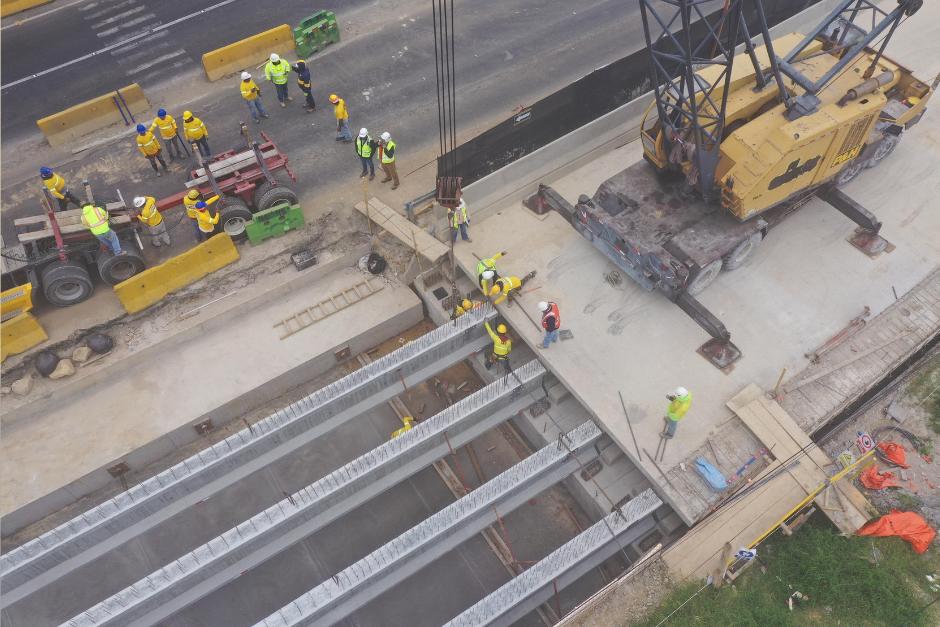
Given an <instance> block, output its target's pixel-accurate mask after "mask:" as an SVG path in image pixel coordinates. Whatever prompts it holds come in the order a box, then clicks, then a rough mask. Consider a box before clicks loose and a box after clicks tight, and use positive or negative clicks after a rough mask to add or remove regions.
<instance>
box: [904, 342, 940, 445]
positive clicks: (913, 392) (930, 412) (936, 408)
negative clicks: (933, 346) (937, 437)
mask: <svg viewBox="0 0 940 627" xmlns="http://www.w3.org/2000/svg"><path fill="white" fill-rule="evenodd" d="M938 388H940V356H937V357H934V358H932V359H931V360H930V361H928V362H927V364H926V365H925V366H924V369H923V370H922V371H921V372H920V374H918V375H917V376H916V377H915V378H914V380H913V381H911V384H910V385H909V386H908V388H907V396H908V398H910V399H911V401H913V402H914V403H922V405H921V406H922V407H923V408H924V411H926V412H927V424H928V425H929V426H930V428H931V429H932V430H933V432H934V433H937V434H940V389H938Z"/></svg>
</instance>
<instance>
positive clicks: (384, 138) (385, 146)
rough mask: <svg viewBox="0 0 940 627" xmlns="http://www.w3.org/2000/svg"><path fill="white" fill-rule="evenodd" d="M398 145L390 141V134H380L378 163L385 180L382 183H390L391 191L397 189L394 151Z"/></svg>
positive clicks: (386, 132)
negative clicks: (380, 165)
mask: <svg viewBox="0 0 940 627" xmlns="http://www.w3.org/2000/svg"><path fill="white" fill-rule="evenodd" d="M397 148H398V144H396V143H395V140H393V139H392V134H391V133H389V132H388V131H385V132H384V133H382V135H381V138H380V139H379V163H380V164H382V171H383V172H385V178H384V179H382V181H381V182H382V183H388V182H389V181H391V182H392V189H398V185H399V181H398V165H397V164H396V163H395V156H396V154H397V153H396V150H397Z"/></svg>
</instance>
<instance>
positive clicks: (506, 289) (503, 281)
mask: <svg viewBox="0 0 940 627" xmlns="http://www.w3.org/2000/svg"><path fill="white" fill-rule="evenodd" d="M527 279H528V277H527V276H526V277H523V278H521V279H520V278H519V277H517V276H501V277H499V278H498V279H496V280H495V281H493V287H491V288H490V292H489V294H488V296H489V297H490V298H495V299H496V300H494V301H493V305H498V304H500V303H501V302H503V301H504V300H506V299H507V298H509V293H510V292H511V291H513V290H518V289H519V288H521V287H522V286H523V284H524V283H525V282H526V280H527Z"/></svg>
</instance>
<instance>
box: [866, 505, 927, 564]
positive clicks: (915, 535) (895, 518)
mask: <svg viewBox="0 0 940 627" xmlns="http://www.w3.org/2000/svg"><path fill="white" fill-rule="evenodd" d="M858 535H860V536H882V537H883V536H898V537H899V538H901V539H902V540H906V541H907V542H910V544H911V546H912V547H914V550H915V551H917V552H918V553H923V552H924V551H926V550H927V549H928V548H929V547H930V543H931V542H933V539H934V538H935V537H936V535H937V532H936V531H934V529H933V527H931V526H930V525H928V524H927V521H926V520H924V518H923V516H921V515H920V514H915V513H914V512H901V511H898V510H896V509H893V510H891V513H890V514H886V515H884V516H882V517H881V518H879V519H878V520H873V521H871V522H870V523H867V524H866V525H865V526H864V527H862V528H861V529H859V530H858Z"/></svg>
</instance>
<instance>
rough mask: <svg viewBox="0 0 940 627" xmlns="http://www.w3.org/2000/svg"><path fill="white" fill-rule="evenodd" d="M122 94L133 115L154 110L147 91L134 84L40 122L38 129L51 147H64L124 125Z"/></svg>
mask: <svg viewBox="0 0 940 627" xmlns="http://www.w3.org/2000/svg"><path fill="white" fill-rule="evenodd" d="M118 94H120V96H121V98H123V100H124V103H126V105H127V109H128V110H129V111H130V112H131V113H143V112H145V111H147V110H149V109H150V102H148V101H147V97H146V96H145V95H144V90H143V89H141V87H140V85H138V84H137V83H133V84H131V85H128V86H127V87H122V88H121V89H119V90H117V92H113V91H112V92H110V93H107V94H105V95H103V96H98V97H97V98H92V99H91V100H86V101H85V102H82V103H80V104H77V105H75V106H72V107H69V108H68V109H66V110H65V111H59V112H58V113H53V114H52V115H49V116H46V117H44V118H42V119H39V120H36V126H38V127H39V130H40V131H42V134H43V135H45V136H46V139H47V140H48V141H49V144H50V145H52V146H61V145H64V144H67V143H69V142H72V141H75V140H76V139H78V138H80V137H82V136H83V135H87V134H89V133H92V132H94V131H97V130H99V129H102V128H105V127H106V126H111V125H112V124H115V123H117V122H124V121H125V120H124V116H123V115H122V114H121V111H120V109H118V105H117V103H116V102H115V100H116V99H117V96H118ZM148 122H149V120H148Z"/></svg>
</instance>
